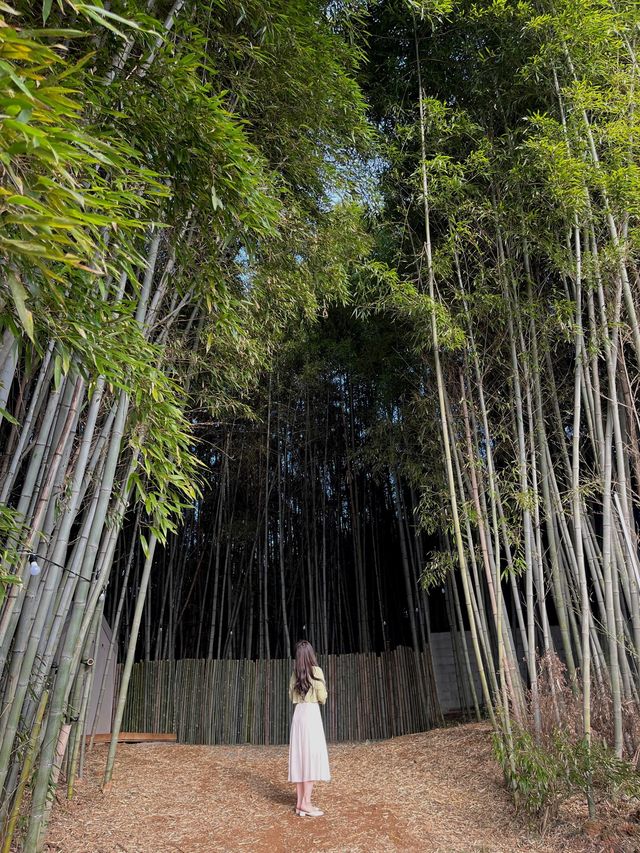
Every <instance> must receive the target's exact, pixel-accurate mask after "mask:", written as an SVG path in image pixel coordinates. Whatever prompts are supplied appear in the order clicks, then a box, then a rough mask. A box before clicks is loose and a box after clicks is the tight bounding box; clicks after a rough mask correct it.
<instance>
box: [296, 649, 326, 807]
mask: <svg viewBox="0 0 640 853" xmlns="http://www.w3.org/2000/svg"><path fill="white" fill-rule="evenodd" d="M289 698H290V699H291V701H292V702H293V704H294V705H295V708H294V711H293V720H292V721H291V736H290V738H289V781H290V782H295V783H296V789H297V794H298V796H297V802H296V814H297V815H299V816H300V817H306V816H308V817H320V815H322V814H324V812H321V811H320V809H316V808H314V807H313V806H312V805H311V792H312V791H313V783H314V782H329V780H330V779H331V774H330V773H329V756H328V754H327V742H326V740H325V737H324V727H323V725H322V717H321V716H320V706H319V705H318V703H320V704H322V705H324V703H325V702H326V701H327V688H326V685H325V683H324V675H323V674H322V670H321V669H320V667H319V666H318V661H317V660H316V654H315V652H314V651H313V647H312V645H311V643H309V642H307V640H300V642H299V643H297V644H296V659H295V664H294V668H293V675H292V676H291V681H290V682H289Z"/></svg>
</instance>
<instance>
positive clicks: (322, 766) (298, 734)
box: [289, 702, 331, 782]
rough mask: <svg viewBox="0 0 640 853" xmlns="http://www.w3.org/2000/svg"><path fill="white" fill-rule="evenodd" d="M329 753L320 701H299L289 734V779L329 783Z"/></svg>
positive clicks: (291, 780) (292, 780) (290, 780)
mask: <svg viewBox="0 0 640 853" xmlns="http://www.w3.org/2000/svg"><path fill="white" fill-rule="evenodd" d="M330 779H331V774H330V772H329V754H328V752H327V741H326V739H325V736H324V726H323V725H322V717H321V716H320V706H319V705H318V703H317V702H299V703H298V704H297V705H296V707H295V710H294V712H293V720H292V721H291V735H290V737H289V782H329V781H330Z"/></svg>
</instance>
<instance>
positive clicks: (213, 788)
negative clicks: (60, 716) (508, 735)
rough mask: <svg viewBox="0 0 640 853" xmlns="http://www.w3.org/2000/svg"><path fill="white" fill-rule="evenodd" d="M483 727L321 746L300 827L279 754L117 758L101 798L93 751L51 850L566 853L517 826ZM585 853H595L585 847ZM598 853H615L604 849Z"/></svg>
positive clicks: (573, 847) (166, 752)
mask: <svg viewBox="0 0 640 853" xmlns="http://www.w3.org/2000/svg"><path fill="white" fill-rule="evenodd" d="M490 752H491V748H490V741H489V732H488V729H487V728H486V726H482V725H468V726H460V727H458V728H452V729H440V730H435V731H432V732H428V733H426V734H420V735H410V736H406V737H401V738H395V739H393V740H389V741H383V742H381V743H366V744H336V745H330V747H329V756H330V761H331V769H332V774H333V781H332V782H331V783H330V784H322V785H318V786H317V796H316V797H315V800H316V803H317V805H318V806H320V807H322V808H324V809H325V810H326V814H325V816H324V817H322V818H306V817H305V818H299V817H296V816H295V814H294V811H293V805H294V802H293V799H292V790H293V786H291V785H288V784H287V782H286V770H287V748H286V747H281V746H276V747H257V746H234V747H228V746H182V745H174V744H140V745H127V746H122V747H120V751H119V756H118V762H117V766H116V773H115V777H114V784H113V787H112V788H111V790H109V791H108V792H107V793H102V792H101V791H100V789H99V787H98V778H99V771H100V769H101V767H102V766H103V762H104V757H105V748H104V747H99V748H96V751H95V752H94V755H93V756H92V757H91V760H90V762H89V768H88V773H87V779H86V780H85V781H84V782H81V783H80V784H79V788H78V793H77V795H76V797H75V798H74V800H73V801H71V802H67V801H66V800H64V801H62V802H60V803H59V804H58V805H57V806H56V807H55V810H54V815H53V819H52V825H51V829H50V832H49V836H48V848H47V849H48V850H49V851H51V853H52V852H53V851H63V853H123V851H125V853H176V851H181V852H182V853H213V851H252V853H254V852H255V853H263V851H264V853H266V851H270V853H272V852H273V853H276V851H283V853H288V851H292V853H293V851H312V850H319V851H320V850H322V851H363V853H364V851H366V852H367V853H371V852H372V851H388V850H398V851H433V853H466V851H485V853H503V851H504V853H507V851H508V853H512V851H536V853H557V851H559V850H562V851H563V853H573V851H582V850H584V849H585V847H584V842H583V841H580V840H579V838H584V836H581V835H579V830H578V829H577V828H576V829H575V830H574V829H573V827H571V825H569V824H564V826H563V828H562V830H558V831H557V832H556V833H555V834H552V835H548V836H547V837H545V838H541V837H540V836H539V835H537V834H536V833H535V832H534V831H530V830H528V829H527V828H526V826H525V825H524V823H523V822H522V821H521V820H520V819H519V818H516V817H515V816H514V813H513V808H512V806H511V803H510V800H509V798H508V796H507V794H506V792H505V791H504V788H503V786H502V783H501V777H500V772H499V769H498V767H497V765H496V763H495V761H494V760H493V758H492V756H491V754H490ZM591 849H594V848H593V847H592V848H591ZM600 849H603V850H604V849H614V848H606V847H601V848H600Z"/></svg>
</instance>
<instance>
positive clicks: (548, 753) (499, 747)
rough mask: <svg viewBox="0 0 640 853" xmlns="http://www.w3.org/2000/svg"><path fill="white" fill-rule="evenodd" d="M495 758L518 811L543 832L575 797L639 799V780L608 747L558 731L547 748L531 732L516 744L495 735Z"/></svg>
mask: <svg viewBox="0 0 640 853" xmlns="http://www.w3.org/2000/svg"><path fill="white" fill-rule="evenodd" d="M493 746H494V752H495V755H496V757H497V759H498V761H499V762H500V764H501V765H502V768H503V770H504V774H505V780H506V782H507V785H508V787H509V790H510V791H511V792H512V794H513V798H514V801H515V804H516V808H518V809H522V810H523V811H525V812H526V814H528V815H529V816H530V817H532V818H534V819H535V820H536V821H537V822H538V823H539V826H540V828H541V829H542V830H544V829H545V828H546V827H547V826H548V824H549V823H550V822H551V821H553V820H555V819H556V818H557V816H558V809H559V808H560V806H561V804H562V803H563V802H564V801H566V800H567V799H569V797H571V796H573V795H575V794H583V795H586V794H587V792H588V791H590V790H594V791H595V792H596V793H600V794H601V795H603V796H607V797H612V796H615V795H620V794H624V795H625V796H630V797H635V798H637V797H640V779H639V778H638V774H637V773H636V771H635V770H634V768H633V767H632V766H631V764H630V763H629V762H628V761H626V760H623V759H620V758H618V757H617V756H616V755H615V753H614V751H613V750H612V749H611V748H610V747H609V746H607V744H605V743H602V742H600V741H594V742H593V743H592V744H591V746H589V744H587V742H586V741H585V740H584V739H575V738H574V737H572V735H571V734H570V732H569V731H568V730H567V729H564V728H560V727H557V728H556V729H555V730H554V731H553V733H552V735H551V736H550V737H549V738H547V739H546V741H545V743H544V744H542V743H540V742H536V739H535V737H534V735H533V734H532V733H531V732H530V731H527V730H526V729H520V728H517V729H516V730H515V731H514V732H513V733H512V738H511V739H509V738H507V737H506V735H505V733H504V732H496V733H494V735H493Z"/></svg>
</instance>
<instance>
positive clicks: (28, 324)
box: [8, 272, 35, 342]
mask: <svg viewBox="0 0 640 853" xmlns="http://www.w3.org/2000/svg"><path fill="white" fill-rule="evenodd" d="M8 282H9V288H10V290H11V295H12V297H13V304H14V305H15V308H16V312H17V314H18V318H19V320H20V323H21V325H22V328H23V329H24V330H25V332H26V333H27V335H28V336H29V338H30V339H31V340H32V341H34V342H35V338H34V333H33V314H32V313H31V311H30V310H29V309H28V308H27V306H26V300H27V298H28V294H27V291H26V290H25V288H24V286H23V284H22V282H21V281H20V279H19V278H18V276H17V275H16V274H15V273H14V272H9V274H8Z"/></svg>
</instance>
